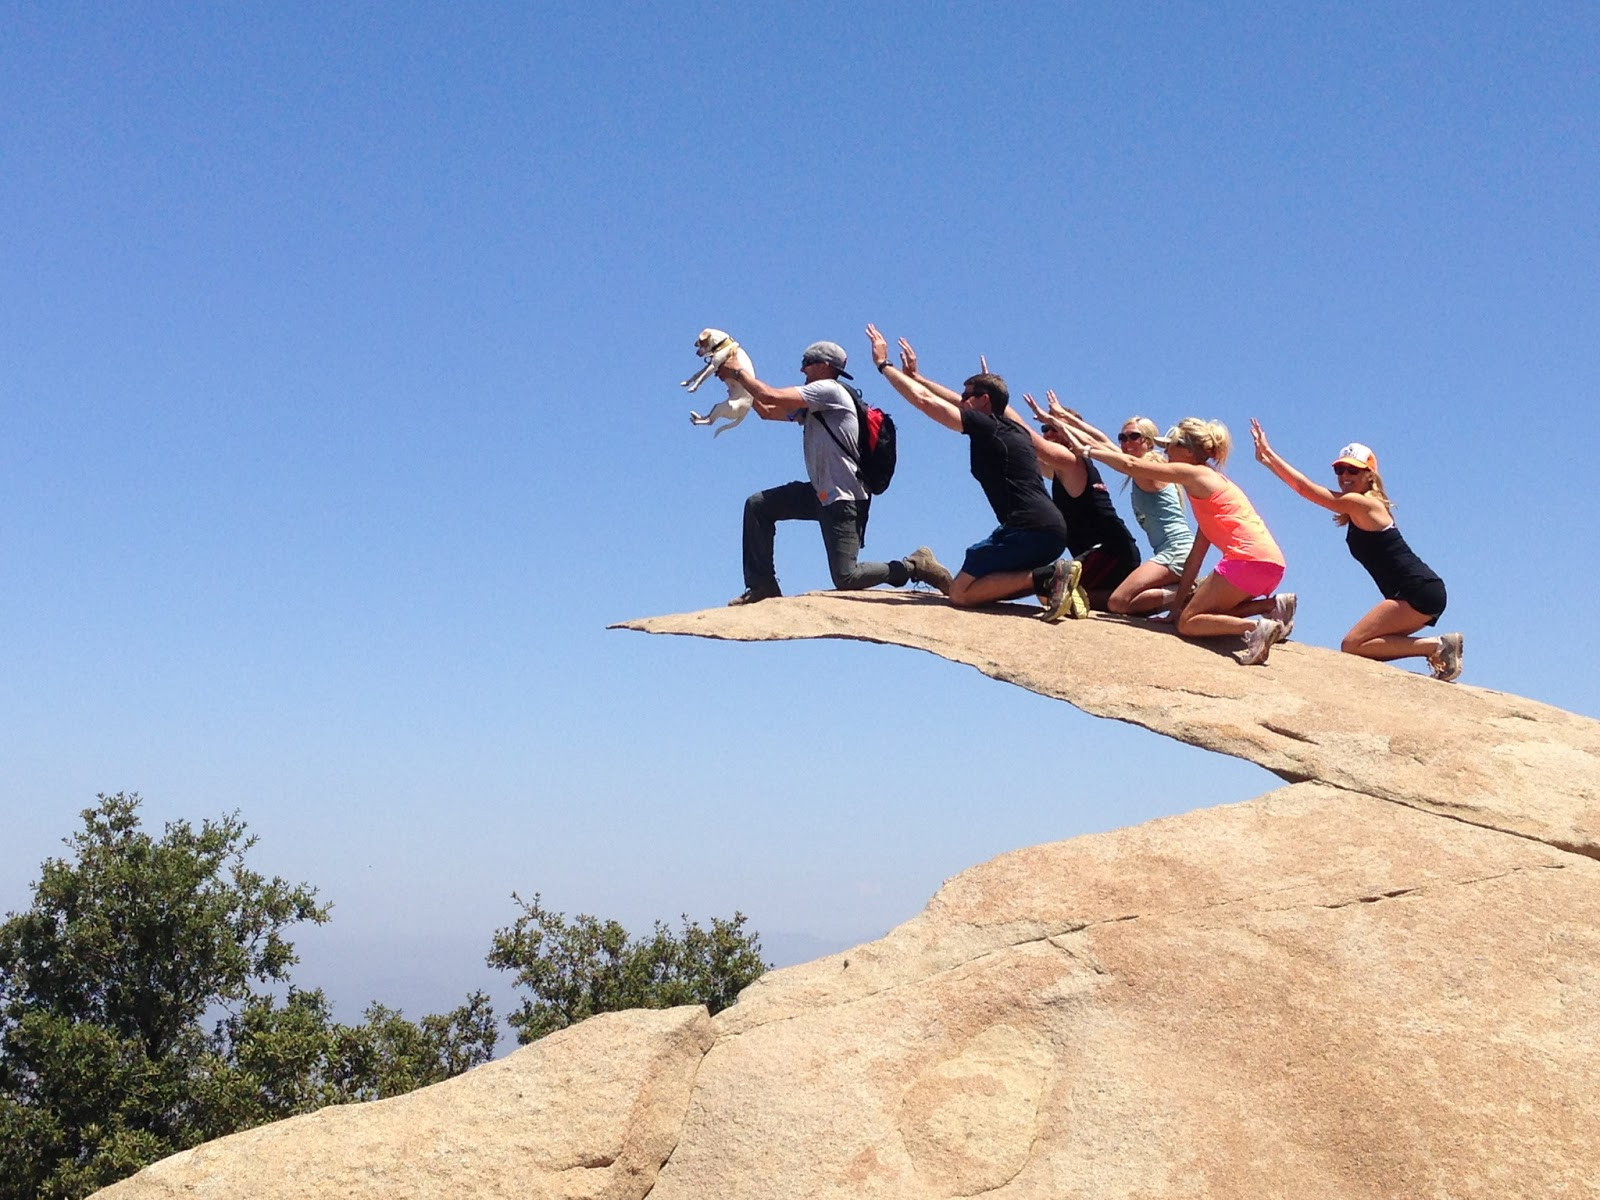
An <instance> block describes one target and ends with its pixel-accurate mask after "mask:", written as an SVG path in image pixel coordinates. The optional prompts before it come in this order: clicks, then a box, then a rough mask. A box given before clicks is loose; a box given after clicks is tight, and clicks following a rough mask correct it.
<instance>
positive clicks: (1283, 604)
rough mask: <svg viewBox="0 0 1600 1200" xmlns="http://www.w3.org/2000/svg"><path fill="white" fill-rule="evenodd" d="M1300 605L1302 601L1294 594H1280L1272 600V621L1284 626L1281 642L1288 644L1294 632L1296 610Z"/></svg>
mask: <svg viewBox="0 0 1600 1200" xmlns="http://www.w3.org/2000/svg"><path fill="white" fill-rule="evenodd" d="M1299 604H1300V599H1299V597H1297V596H1296V595H1295V594H1294V593H1293V592H1279V593H1278V594H1277V595H1276V596H1274V597H1273V598H1272V619H1273V620H1274V621H1276V622H1277V623H1278V624H1279V625H1282V626H1283V634H1282V636H1280V637H1279V638H1278V640H1279V641H1280V642H1287V641H1288V640H1289V635H1290V634H1291V633H1293V632H1294V610H1295V609H1296V608H1297V607H1299Z"/></svg>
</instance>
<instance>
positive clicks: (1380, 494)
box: [1333, 467, 1394, 526]
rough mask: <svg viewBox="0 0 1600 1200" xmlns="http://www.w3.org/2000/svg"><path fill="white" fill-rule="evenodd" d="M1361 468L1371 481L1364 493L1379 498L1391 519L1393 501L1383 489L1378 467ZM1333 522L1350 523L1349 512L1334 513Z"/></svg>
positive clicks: (1392, 515) (1392, 516)
mask: <svg viewBox="0 0 1600 1200" xmlns="http://www.w3.org/2000/svg"><path fill="white" fill-rule="evenodd" d="M1362 470H1364V471H1366V472H1367V474H1369V475H1371V476H1372V483H1371V484H1370V485H1369V486H1368V487H1367V491H1366V494H1367V495H1368V496H1376V497H1377V498H1378V499H1379V500H1381V501H1383V506H1384V508H1386V509H1388V510H1389V520H1390V521H1393V520H1394V501H1393V500H1391V499H1389V493H1388V492H1386V491H1384V490H1383V476H1382V475H1379V474H1378V468H1376V467H1363V468H1362ZM1333 523H1334V524H1335V525H1339V526H1344V525H1348V524H1350V514H1348V513H1334V514H1333Z"/></svg>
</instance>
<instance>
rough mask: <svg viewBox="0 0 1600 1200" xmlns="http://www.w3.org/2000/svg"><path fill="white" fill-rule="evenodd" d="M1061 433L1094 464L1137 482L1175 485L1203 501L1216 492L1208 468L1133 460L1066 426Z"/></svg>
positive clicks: (1216, 484)
mask: <svg viewBox="0 0 1600 1200" xmlns="http://www.w3.org/2000/svg"><path fill="white" fill-rule="evenodd" d="M1060 428H1061V429H1062V431H1063V432H1064V433H1066V435H1067V436H1068V437H1069V438H1070V439H1072V440H1073V441H1074V442H1075V443H1076V444H1077V445H1078V446H1079V447H1080V448H1081V449H1082V450H1083V452H1084V453H1085V454H1086V455H1088V456H1089V457H1090V458H1092V459H1094V460H1095V462H1100V463H1105V465H1106V466H1108V467H1110V468H1111V469H1112V470H1114V471H1121V472H1122V473H1123V474H1124V475H1131V476H1133V477H1134V478H1135V479H1136V480H1139V479H1150V480H1155V481H1156V482H1158V483H1175V484H1177V485H1178V486H1179V487H1181V488H1183V489H1185V490H1186V491H1188V492H1190V493H1191V494H1195V495H1198V496H1200V497H1202V498H1204V497H1206V496H1209V495H1210V494H1211V493H1212V492H1214V491H1216V490H1217V488H1218V486H1219V484H1218V483H1217V473H1216V472H1215V471H1214V470H1212V469H1211V468H1210V467H1205V466H1200V465H1199V464H1196V463H1175V462H1163V461H1161V460H1160V459H1153V458H1135V457H1133V455H1131V454H1124V453H1123V452H1122V451H1121V450H1113V449H1111V448H1109V447H1107V446H1102V445H1100V443H1098V442H1091V441H1089V440H1087V438H1086V437H1085V436H1084V435H1083V434H1081V433H1078V432H1077V431H1076V430H1075V429H1073V428H1071V427H1070V426H1068V425H1066V424H1064V423H1063V424H1062V425H1061V426H1060Z"/></svg>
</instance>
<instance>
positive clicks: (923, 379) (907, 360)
mask: <svg viewBox="0 0 1600 1200" xmlns="http://www.w3.org/2000/svg"><path fill="white" fill-rule="evenodd" d="M978 361H979V362H980V363H981V362H983V361H984V359H983V356H982V355H979V356H978ZM900 367H901V369H902V370H904V371H905V373H906V374H907V375H909V376H911V378H913V379H915V380H916V381H917V382H918V383H920V384H921V385H922V386H923V387H925V388H927V389H928V390H929V391H930V392H932V393H933V394H934V395H935V396H937V397H939V399H941V400H943V401H945V402H947V403H949V404H954V405H956V406H957V407H960V405H961V393H960V392H958V391H956V390H955V389H954V388H948V387H945V385H944V384H942V383H939V382H937V381H935V380H932V379H929V378H928V377H927V376H925V375H923V374H922V372H920V371H918V370H917V352H916V351H915V350H913V349H912V348H911V343H910V342H908V341H906V339H905V338H901V339H900ZM983 369H984V371H985V372H987V371H988V369H989V368H988V367H987V366H985V367H984V368H983Z"/></svg>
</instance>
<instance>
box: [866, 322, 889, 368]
mask: <svg viewBox="0 0 1600 1200" xmlns="http://www.w3.org/2000/svg"><path fill="white" fill-rule="evenodd" d="M867 340H868V341H870V342H871V343H872V365H873V366H875V367H881V366H882V365H883V364H884V363H886V362H888V361H889V341H888V339H887V338H885V337H884V336H883V334H881V333H879V332H878V327H877V326H876V325H874V324H873V323H872V322H871V321H868V322H867Z"/></svg>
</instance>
